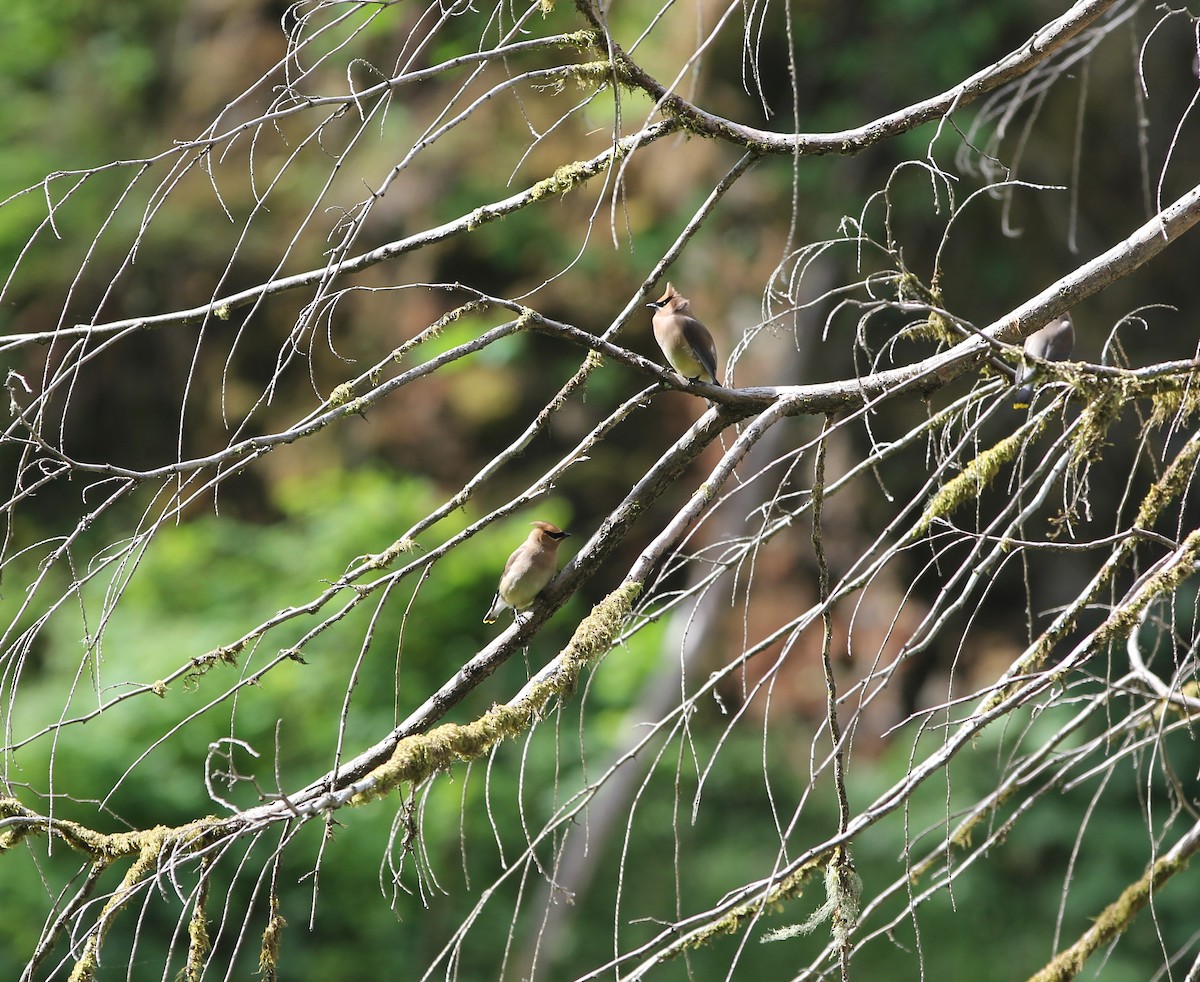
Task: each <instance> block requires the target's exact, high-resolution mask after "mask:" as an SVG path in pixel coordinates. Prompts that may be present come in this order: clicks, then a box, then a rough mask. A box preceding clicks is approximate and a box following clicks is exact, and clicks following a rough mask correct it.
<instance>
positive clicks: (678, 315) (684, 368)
mask: <svg viewBox="0 0 1200 982" xmlns="http://www.w3.org/2000/svg"><path fill="white" fill-rule="evenodd" d="M646 306H647V307H652V308H653V309H654V339H655V340H656V341H657V342H658V346H659V347H660V348H662V350H663V354H664V355H666V356H667V361H669V362H670V363H671V367H672V368H673V369H675V371H677V372H678V373H679V374H680V375H682V376H683V377H684V378H685V379H687V380H688V381H689V382H695V381H696V380H697V379H698V378H701V377H703V376H708V380H709V381H711V382H712V383H713V385H720V384H721V380H720V379H719V378H717V346H716V345H715V344H713V339H712V335H711V334H709V333H708V328H707V327H705V326H704V325H703V324H701V323H700V322H699V321H698V320H696V318H695V317H693V316H692V305H691V304H690V303H689V302H688V298H687V297H684V296H680V294H679V291H678V290H676V289H675V287H673V286H671V284H670V283H668V284H667V292H666V293H664V294H663V295H662V296H661V297H659V298H658V299H657V300H655V301H654V303H648V304H646Z"/></svg>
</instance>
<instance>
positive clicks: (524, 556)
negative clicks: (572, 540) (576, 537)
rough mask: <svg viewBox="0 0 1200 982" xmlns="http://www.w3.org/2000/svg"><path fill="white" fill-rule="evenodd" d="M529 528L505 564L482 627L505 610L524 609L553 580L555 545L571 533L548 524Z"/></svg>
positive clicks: (556, 561) (539, 524)
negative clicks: (507, 608)
mask: <svg viewBox="0 0 1200 982" xmlns="http://www.w3.org/2000/svg"><path fill="white" fill-rule="evenodd" d="M532 525H533V531H532V532H530V533H529V537H528V538H527V539H526V540H525V541H524V542H522V543H521V545H520V546H518V547H517V549H516V551H515V552H513V554H512V555H511V556H509V557H508V562H506V563H505V564H504V572H503V573H501V574H500V587H499V589H497V591H496V598H495V599H494V600H493V601H492V606H491V608H490V609H489V610H488V612H487V613H486V614H485V615H484V617H483V622H484V623H485V624H491V623H492V622H494V621H495V620H496V618H497V617H499V616H500V612H501V611H502V610H504V608H506V607H512V608H513V610H524V609H525V608H526V607H528V606H529V605H530V604H532V603H533V601H534V599H535V598H536V597H537V595H538V594H539V593H541V592H542V591H543V590H544V589H545V588H546V584H547V583H549V582H550V581H551V580H552V579H554V573H555V570H557V569H558V544H559V543H560V542H561V541H562V540H563V539H565V538H566V537H567V536H569V535H570V534H571V533H570V532H564V531H563V530H562V529H560V528H558V527H556V526H554V525H551V524H550V523H549V522H533V523H532Z"/></svg>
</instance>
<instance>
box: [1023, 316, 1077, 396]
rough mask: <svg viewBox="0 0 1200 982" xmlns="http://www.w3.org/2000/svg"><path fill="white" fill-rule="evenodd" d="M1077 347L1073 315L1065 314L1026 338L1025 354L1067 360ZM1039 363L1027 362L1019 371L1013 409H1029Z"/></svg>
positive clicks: (1046, 358)
mask: <svg viewBox="0 0 1200 982" xmlns="http://www.w3.org/2000/svg"><path fill="white" fill-rule="evenodd" d="M1074 347H1075V325H1074V324H1072V323H1071V315H1070V314H1063V315H1062V317H1059V318H1058V319H1057V320H1052V321H1051V322H1050V323H1049V324H1047V325H1046V326H1045V327H1043V328H1039V329H1038V330H1036V331H1034V332H1033V333H1032V334H1031V335H1029V337H1027V338H1026V339H1025V354H1026V355H1029V356H1031V357H1033V358H1041V359H1043V360H1045V361H1065V360H1066V359H1067V358H1069V357H1071V351H1072V349H1074ZM1037 370H1038V369H1037V365H1034V364H1031V363H1030V362H1028V361H1027V362H1025V363H1024V364H1023V365H1022V366H1021V370H1020V371H1019V372H1017V385H1018V386H1019V388H1018V389H1017V394H1016V395H1015V396H1013V409H1028V408H1029V403H1030V402H1031V401H1032V400H1033V381H1034V378H1035V376H1036V375H1037Z"/></svg>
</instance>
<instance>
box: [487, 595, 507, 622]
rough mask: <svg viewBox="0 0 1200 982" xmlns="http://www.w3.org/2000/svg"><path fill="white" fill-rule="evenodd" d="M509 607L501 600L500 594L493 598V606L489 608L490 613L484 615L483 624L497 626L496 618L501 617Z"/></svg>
mask: <svg viewBox="0 0 1200 982" xmlns="http://www.w3.org/2000/svg"><path fill="white" fill-rule="evenodd" d="M507 606H508V604H506V603H505V602H504V601H503V600H501V599H500V594H499V593H497V594H496V596H495V597H493V598H492V605H491V607H489V608H488V612H487V613H486V614H484V615H483V623H485V624H495V623H496V618H497V617H499V616H500V611H502V610H503V609H504V608H505V607H507Z"/></svg>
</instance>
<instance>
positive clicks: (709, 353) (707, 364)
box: [683, 317, 717, 380]
mask: <svg viewBox="0 0 1200 982" xmlns="http://www.w3.org/2000/svg"><path fill="white" fill-rule="evenodd" d="M683 336H684V338H686V339H687V343H688V344H689V345H690V346H691V349H692V351H693V352H695V355H696V360H697V361H699V362H700V364H701V365H703V366H704V370H705V371H706V372H708V374H709V376H710V377H712V378H713V379H714V380H715V379H716V378H717V346H716V343H715V342H714V341H713V338H712V335H711V334H710V333H709V332H708V328H706V327H705V326H704V325H703V324H701V323H700V322H699V321H698V320H696V318H695V317H684V318H683Z"/></svg>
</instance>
